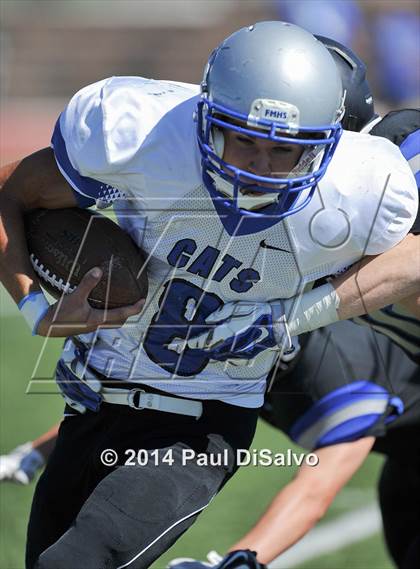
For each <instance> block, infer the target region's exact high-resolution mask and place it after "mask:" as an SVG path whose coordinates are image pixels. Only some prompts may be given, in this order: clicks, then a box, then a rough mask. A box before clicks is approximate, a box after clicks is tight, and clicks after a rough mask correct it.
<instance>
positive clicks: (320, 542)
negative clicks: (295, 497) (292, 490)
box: [268, 503, 382, 569]
mask: <svg viewBox="0 0 420 569" xmlns="http://www.w3.org/2000/svg"><path fill="white" fill-rule="evenodd" d="M381 528H382V521H381V514H380V511H379V507H378V506H377V504H376V503H372V504H370V505H368V506H364V507H362V508H357V509H355V510H353V511H351V512H348V513H346V514H343V515H341V516H338V517H336V518H334V519H333V520H331V521H330V522H326V523H323V524H320V525H318V526H316V527H315V528H314V529H313V530H311V531H310V532H309V533H308V534H307V535H306V536H305V537H304V538H303V539H301V540H300V541H299V542H298V543H297V544H296V545H294V546H293V547H291V548H290V549H288V550H287V551H286V552H285V553H283V554H282V555H280V556H279V557H277V559H274V561H272V562H271V563H270V564H269V565H268V567H269V569H291V568H292V567H297V566H298V565H301V564H302V563H305V562H306V561H310V560H312V559H315V558H316V557H320V556H321V555H328V554H329V553H332V552H334V551H338V550H339V549H342V548H343V547H347V546H348V545H351V544H353V543H357V542H358V541H362V540H364V539H367V538H368V537H370V536H372V535H375V534H376V533H378V532H379V531H381Z"/></svg>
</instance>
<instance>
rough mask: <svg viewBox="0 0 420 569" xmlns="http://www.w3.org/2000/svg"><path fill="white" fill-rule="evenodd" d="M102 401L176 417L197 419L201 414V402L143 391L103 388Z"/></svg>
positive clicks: (101, 392)
mask: <svg viewBox="0 0 420 569" xmlns="http://www.w3.org/2000/svg"><path fill="white" fill-rule="evenodd" d="M100 395H101V396H102V399H103V401H105V402H106V403H113V404H115V405H128V406H129V407H131V408H132V409H138V410H141V409H150V410H154V411H164V412H166V413H176V414H178V415H190V416H191V417H195V418H196V419H199V418H200V417H201V414H202V413H203V404H202V403H201V401H194V400H192V399H179V398H178V397H169V396H166V395H159V394H158V393H147V392H146V391H144V390H143V389H136V388H134V389H118V388H116V389H113V388H111V387H103V388H102V389H101V391H100Z"/></svg>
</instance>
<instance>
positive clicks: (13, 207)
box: [0, 148, 76, 302]
mask: <svg viewBox="0 0 420 569" xmlns="http://www.w3.org/2000/svg"><path fill="white" fill-rule="evenodd" d="M0 181H1V182H2V188H1V190H0V280H1V281H2V283H3V284H4V286H5V287H6V289H7V290H8V291H9V293H10V294H11V296H12V297H13V299H14V300H15V302H19V301H20V300H21V299H22V298H23V297H24V296H26V295H27V294H28V293H29V292H32V291H34V290H39V288H40V287H39V284H38V279H37V277H36V275H35V273H34V271H33V269H32V265H31V262H30V260H29V254H28V249H27V246H26V239H25V231H24V223H23V216H24V213H25V211H27V210H29V209H33V208H38V207H45V208H50V209H54V208H58V207H73V206H75V205H76V201H75V198H74V196H73V192H72V190H71V189H70V187H69V186H68V184H67V182H66V181H65V180H64V178H63V177H62V175H61V174H60V172H59V170H58V168H57V166H56V164H55V159H54V155H53V152H52V150H51V148H44V149H42V150H39V151H38V152H35V153H34V154H32V155H31V156H27V157H26V158H24V159H23V160H21V161H20V162H15V163H14V164H10V165H7V166H4V167H3V168H1V170H0Z"/></svg>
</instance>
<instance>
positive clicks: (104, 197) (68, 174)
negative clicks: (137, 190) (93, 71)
mask: <svg viewBox="0 0 420 569" xmlns="http://www.w3.org/2000/svg"><path fill="white" fill-rule="evenodd" d="M112 82H113V79H112V78H111V79H105V80H103V81H99V82H98V83H94V84H93V85H89V86H87V87H85V88H84V89H82V90H81V91H79V92H78V93H76V94H75V95H74V97H73V98H72V99H71V100H70V102H69V104H68V105H67V107H66V108H65V110H64V111H63V112H62V114H61V115H60V117H59V119H58V120H57V123H56V125H55V129H54V132H53V136H52V141H51V145H52V147H53V150H54V154H55V159H56V162H57V165H58V167H59V169H60V171H61V173H62V174H63V176H64V177H65V178H66V180H67V181H68V182H69V184H70V185H71V186H72V188H73V190H74V191H75V195H76V198H77V200H78V203H79V205H80V206H81V207H88V206H90V205H93V204H94V203H98V202H105V203H106V204H107V203H111V202H112V201H114V200H115V199H117V198H121V197H123V196H124V193H125V192H124V190H125V189H126V188H125V185H126V176H124V166H125V165H126V164H127V162H129V161H130V159H131V158H132V157H133V156H134V155H135V153H136V152H137V150H138V148H139V132H138V129H139V125H140V124H141V121H140V120H139V118H140V117H139V114H140V108H139V105H136V104H135V102H133V101H131V100H126V99H127V98H128V99H130V96H128V97H126V98H124V92H122V93H120V97H119V98H118V93H117V92H116V91H117V90H116V89H115V88H113V85H112ZM120 91H121V90H120Z"/></svg>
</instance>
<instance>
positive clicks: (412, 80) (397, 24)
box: [373, 11, 420, 106]
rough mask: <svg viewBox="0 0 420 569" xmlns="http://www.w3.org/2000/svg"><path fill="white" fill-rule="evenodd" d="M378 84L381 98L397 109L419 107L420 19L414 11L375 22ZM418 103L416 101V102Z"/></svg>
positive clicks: (380, 16)
mask: <svg viewBox="0 0 420 569" xmlns="http://www.w3.org/2000/svg"><path fill="white" fill-rule="evenodd" d="M373 32H374V35H373V42H374V46H373V48H374V50H375V55H376V58H377V63H378V65H377V80H378V82H379V86H380V89H381V92H382V96H383V97H384V98H385V99H387V100H388V101H389V102H390V103H391V104H394V105H396V106H410V104H413V103H414V104H416V102H417V104H418V98H419V95H420V18H419V16H418V14H416V13H413V12H412V11H395V12H385V13H382V14H378V15H377V16H376V19H375V20H374V22H373ZM416 99H417V101H416Z"/></svg>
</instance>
